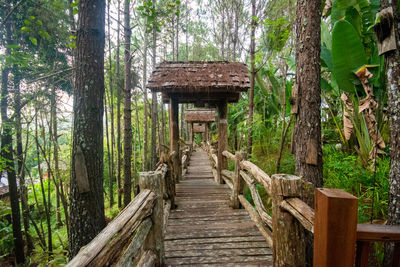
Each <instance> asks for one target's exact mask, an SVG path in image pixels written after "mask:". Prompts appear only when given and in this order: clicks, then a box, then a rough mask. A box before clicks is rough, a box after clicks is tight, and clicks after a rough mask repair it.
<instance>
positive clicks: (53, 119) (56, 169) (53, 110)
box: [50, 86, 62, 226]
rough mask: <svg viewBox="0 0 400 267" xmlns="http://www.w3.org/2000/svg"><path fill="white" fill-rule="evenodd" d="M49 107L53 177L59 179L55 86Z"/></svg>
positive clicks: (58, 208) (57, 203) (58, 224)
mask: <svg viewBox="0 0 400 267" xmlns="http://www.w3.org/2000/svg"><path fill="white" fill-rule="evenodd" d="M50 102H51V103H50V109H51V123H52V127H51V128H52V141H53V151H54V179H55V180H56V181H60V169H59V159H58V136H57V135H58V129H57V128H58V127H57V94H56V88H55V87H54V86H53V87H52V88H51V99H50ZM54 186H56V187H57V190H56V218H57V226H61V225H62V222H61V213H60V190H59V188H58V186H59V185H58V183H56V184H54Z"/></svg>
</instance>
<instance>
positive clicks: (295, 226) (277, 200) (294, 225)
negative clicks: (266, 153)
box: [271, 174, 339, 267]
mask: <svg viewBox="0 0 400 267" xmlns="http://www.w3.org/2000/svg"><path fill="white" fill-rule="evenodd" d="M300 186H301V179H300V178H299V177H297V176H292V175H284V174H275V175H273V176H272V183H271V191H272V194H271V197H272V228H273V231H272V236H273V241H274V247H273V252H274V266H298V267H301V266H306V258H305V250H306V247H305V242H304V234H303V229H302V226H301V224H300V223H299V221H298V220H297V219H296V218H294V217H293V216H292V215H291V214H290V213H288V212H286V211H285V210H283V209H281V203H282V201H284V199H287V198H291V197H297V196H298V195H299V192H300ZM315 266H319V265H315ZM338 266H339V265H338Z"/></svg>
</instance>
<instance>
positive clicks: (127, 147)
mask: <svg viewBox="0 0 400 267" xmlns="http://www.w3.org/2000/svg"><path fill="white" fill-rule="evenodd" d="M129 3H130V1H129V0H125V2H124V35H125V49H124V51H125V52H124V72H125V79H124V206H125V207H126V206H127V205H128V204H129V202H131V188H132V186H131V176H132V175H131V166H132V129H131V122H132V117H131V113H132V110H131V105H132V103H131V102H132V100H131V97H132V93H131V90H132V73H131V66H132V57H131V35H132V32H131V26H130V23H131V17H130V13H129V6H130V5H129Z"/></svg>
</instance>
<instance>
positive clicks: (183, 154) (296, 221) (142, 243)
mask: <svg viewBox="0 0 400 267" xmlns="http://www.w3.org/2000/svg"><path fill="white" fill-rule="evenodd" d="M148 87H149V88H150V89H151V90H152V91H154V92H162V95H163V100H164V101H165V102H168V103H169V104H170V105H169V115H170V116H169V117H170V139H171V140H170V150H171V152H170V154H169V156H170V161H169V162H165V163H162V162H160V163H159V164H158V165H157V169H156V170H155V171H153V172H145V173H140V181H139V184H140V189H141V192H140V194H139V195H137V196H135V198H134V199H133V200H132V202H131V203H130V204H129V205H128V206H127V207H126V208H125V209H124V210H122V211H121V212H120V214H119V215H118V216H117V217H116V218H115V219H114V220H113V221H111V222H110V223H109V224H108V225H107V227H106V228H105V229H103V231H102V232H101V233H100V234H99V235H98V236H97V237H96V238H95V239H93V240H92V241H91V242H90V243H89V244H88V245H87V246H86V247H84V248H82V249H81V251H80V252H79V253H78V255H77V256H76V257H75V258H73V259H72V260H71V262H70V263H69V264H68V266H111V265H112V266H115V265H116V266H161V265H165V264H167V265H175V264H217V265H218V264H219V265H224V266H227V265H229V266H234V265H235V262H230V261H229V260H230V259H231V258H232V257H229V256H232V255H230V254H229V255H227V253H231V252H233V251H234V253H236V254H238V256H237V258H240V260H241V261H240V262H241V263H246V262H248V263H252V264H245V265H249V266H259V265H260V264H262V266H268V265H271V266H272V265H273V266H279V267H281V266H282V267H283V266H296V267H297V266H299V267H303V266H306V259H305V248H306V241H305V238H304V231H309V232H311V233H313V235H314V266H317V267H328V266H329V267H330V266H332V267H336V266H344V267H346V266H349V267H351V266H357V267H359V266H362V267H366V266H368V255H369V248H370V244H371V243H372V242H393V243H395V250H394V251H395V253H394V255H393V265H392V267H400V227H399V226H387V225H374V224H357V207H358V199H357V198H356V197H354V196H352V195H350V194H348V193H346V192H344V191H342V190H338V189H325V188H317V189H314V188H313V186H312V184H310V183H308V182H306V181H304V180H303V179H301V178H300V177H297V176H293V175H286V174H274V175H271V176H269V175H268V174H266V173H265V172H264V171H262V170H261V169H260V168H259V167H258V166H257V165H255V164H254V163H252V162H250V161H247V160H246V155H245V153H243V152H235V153H230V152H229V151H228V135H227V127H228V125H227V113H228V112H227V103H228V102H236V101H238V99H239V97H240V92H244V91H246V90H247V89H248V87H249V79H248V71H247V68H246V66H245V65H244V64H242V63H229V62H164V63H161V64H160V65H159V66H158V67H157V68H156V69H155V71H154V72H153V75H152V78H151V79H150V80H149V85H148ZM179 103H195V104H196V105H197V106H204V104H205V103H208V105H209V106H210V107H213V106H215V107H217V111H218V147H213V146H211V144H210V142H206V143H205V144H204V147H203V148H199V149H201V150H204V151H206V152H207V153H208V158H209V161H210V164H211V166H212V167H211V168H210V171H211V172H210V173H212V174H211V175H212V176H213V177H214V180H215V182H210V180H207V184H204V185H203V184H202V183H201V179H197V180H192V181H191V180H190V179H188V178H189V177H190V175H193V174H192V173H191V172H192V171H191V170H189V171H187V168H188V165H190V166H189V167H190V168H192V169H193V168H194V169H197V170H198V169H199V168H204V167H205V166H206V165H207V164H206V165H204V158H203V160H201V161H200V160H199V159H198V158H196V157H198V156H196V157H195V158H194V159H193V160H192V162H190V161H191V160H190V156H191V153H192V149H191V144H188V146H187V147H183V148H182V149H180V145H179V129H178V125H179V124H178V104H179ZM196 153H197V155H198V153H203V154H204V153H205V152H196ZM228 160H231V161H233V162H234V166H235V167H234V171H229V170H228V164H227V163H228ZM206 161H207V160H206ZM210 164H208V167H209V165H210ZM182 173H187V174H186V175H185V178H186V179H187V180H183V181H182V182H181V184H179V181H181V178H182ZM188 175H189V176H188ZM196 175H197V174H196ZM198 178H201V177H198ZM192 179H193V178H192ZM193 181H195V182H193ZM197 187H198V189H199V190H201V189H202V188H203V189H204V188H208V189H210V190H211V191H212V192H213V194H214V195H209V196H210V198H211V197H212V196H215V198H216V197H217V196H218V200H216V199H208V197H209V196H207V195H204V194H202V193H199V192H197ZM214 187H215V189H213V188H214ZM260 187H261V188H263V189H264V190H265V191H266V192H267V194H268V195H269V197H270V199H271V205H267V206H265V205H264V203H263V201H262V199H261V197H260V195H259V192H258V188H260ZM176 188H177V189H178V191H176ZM245 188H248V189H247V190H248V191H249V192H250V194H251V197H252V202H253V203H250V202H249V201H248V200H247V199H246V197H245V196H244V190H245ZM189 189H190V190H189ZM177 192H178V194H177ZM227 192H229V193H228V195H229V197H228V198H220V197H219V194H226V193H227ZM179 194H180V195H179ZM175 195H177V196H178V197H179V201H180V203H181V204H179V203H178V209H179V208H180V209H182V207H179V205H184V202H185V201H188V202H190V203H196V204H195V205H194V206H193V205H192V204H190V205H191V206H192V207H191V209H189V210H186V211H184V213H185V214H186V215H188V213H190V212H194V214H189V217H193V218H194V219H193V218H192V219H191V220H187V219H184V220H178V221H179V222H178V224H177V220H176V219H179V216H180V215H179V214H180V212H182V211H183V210H177V211H170V210H171V208H174V198H175ZM310 196H312V197H314V199H315V207H310V206H308V205H307V204H306V203H305V202H303V200H302V199H303V198H304V197H310ZM193 198H195V199H196V200H195V202H193V200H191V199H193ZM220 199H225V200H220ZM198 201H201V202H198ZM226 202H229V206H228V204H226V207H223V206H221V205H222V204H223V203H226ZM199 203H200V204H199ZM205 203H207V205H206V206H207V207H212V206H213V205H217V204H218V205H220V207H218V208H216V209H214V210H215V211H216V212H217V213H218V212H222V211H224V214H227V212H229V214H230V215H229V217H228V218H232V220H237V221H241V220H242V219H240V218H242V217H243V216H244V215H243V209H244V210H245V211H246V214H248V216H249V217H250V218H251V221H252V222H254V224H255V225H256V227H257V228H256V229H258V231H259V233H255V232H254V229H253V230H252V231H253V232H252V233H251V237H252V238H253V240H256V241H255V242H258V243H257V244H259V242H260V240H259V239H254V238H256V237H257V236H256V235H258V234H259V237H257V238H261V236H262V239H263V240H265V241H264V242H265V243H266V244H267V245H268V246H269V247H270V248H271V250H272V259H273V260H272V261H268V260H265V259H266V258H265V253H266V252H267V253H268V250H266V247H265V246H261V247H260V246H258V247H252V246H251V244H253V243H251V242H249V241H246V238H250V235H248V236H246V235H247V234H248V233H250V232H249V231H250V230H249V229H250V228H246V229H243V230H242V231H241V228H240V227H241V225H242V224H240V225H239V226H237V228H236V229H229V228H226V227H225V226H224V228H221V227H220V226H221V225H220V226H219V227H217V228H213V229H211V230H210V225H208V220H209V218H207V219H206V220H204V217H203V218H202V219H201V220H203V221H197V219H196V218H198V214H199V210H197V209H199V208H200V209H201V208H202V207H206V206H205ZM221 203H222V204H221ZM241 209H242V210H241ZM170 212H172V213H171V214H172V215H173V218H172V221H174V223H175V225H172V226H168V227H172V229H173V230H172V231H170V233H169V234H167V235H166V232H167V230H168V227H167V225H168V221H169V220H168V216H169V214H170ZM233 214H239V215H235V216H236V217H235V216H233ZM202 216H203V215H202ZM213 216H214V215H213ZM225 216H226V215H225ZM237 216H239V217H240V218H239V217H237ZM213 220H214V219H213ZM249 220H250V219H249ZM185 223H186V224H191V225H194V227H192V228H189V229H195V230H193V231H197V232H195V233H191V234H192V238H197V240H195V242H196V243H198V241H200V240H203V241H204V240H209V239H210V237H211V235H214V236H213V237H217V238H215V239H214V241H213V242H216V241H215V240H217V241H218V240H222V239H223V240H227V237H229V238H228V239H229V240H236V241H232V242H236V243H235V244H234V243H232V244H227V243H218V244H212V245H210V246H209V245H208V244H200V245H199V246H197V245H195V243H187V242H186V243H182V244H180V242H181V240H182V242H183V241H184V239H182V238H183V237H184V236H185V235H186V234H187V233H188V232H187V231H186V232H185V233H182V232H181V231H180V230H181V229H188V225H185ZM231 225H234V224H231ZM243 225H247V226H248V227H251V224H250V223H249V222H248V220H247V219H245V222H244V224H243ZM219 231H220V234H219V235H218V232H219ZM230 231H235V233H236V234H237V233H241V234H242V235H241V236H235V235H232V233H230ZM216 233H217V236H215V234H216ZM240 240H241V241H240ZM243 240H244V241H243ZM186 241H187V240H186ZM164 242H169V243H171V242H172V244H173V245H174V246H175V245H176V246H177V247H178V248H177V249H178V251H177V253H178V254H175V255H174V256H173V258H169V261H166V257H165V255H166V252H165V246H164ZM218 242H222V241H218ZM238 242H239V243H238ZM249 244H250V247H249ZM231 245H232V246H233V247H232V246H231ZM226 246H228V247H230V248H231V250H230V251H226V250H225V251H220V250H222V249H223V248H226ZM199 247H201V249H202V251H197V249H198V248H199ZM232 248H234V249H232ZM168 249H171V247H169V248H168ZM190 250H193V251H190ZM204 251H207V253H209V254H207V255H215V256H214V257H210V256H208V257H205V256H204V254H203V252H204ZM167 252H168V251H167ZM260 253H264V254H263V255H261V254H260ZM176 255H180V256H176ZM270 255H271V254H270ZM189 256H190V257H189ZM267 257H268V256H267ZM194 260H196V261H194ZM257 262H259V263H260V264H257ZM261 262H262V263H261ZM174 263H175V264H174Z"/></svg>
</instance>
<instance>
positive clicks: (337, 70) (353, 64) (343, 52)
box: [332, 20, 367, 93]
mask: <svg viewBox="0 0 400 267" xmlns="http://www.w3.org/2000/svg"><path fill="white" fill-rule="evenodd" d="M332 63H333V75H334V76H335V78H336V81H337V83H338V85H339V87H340V88H341V89H342V90H344V91H346V92H351V93H353V92H355V90H356V89H355V87H354V83H355V82H356V80H357V79H356V77H355V75H354V74H353V70H354V69H357V68H360V67H361V66H363V65H365V64H366V63H367V59H366V56H365V51H364V46H363V44H362V42H361V40H360V37H359V36H358V34H357V32H356V30H355V29H354V27H353V26H352V25H351V24H350V23H349V22H348V21H346V20H339V21H338V22H336V23H335V26H334V28H333V32H332Z"/></svg>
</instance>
